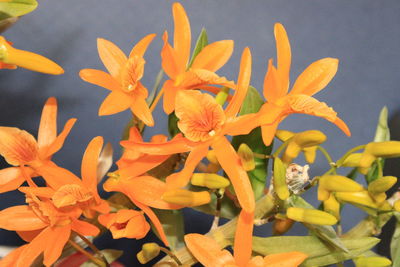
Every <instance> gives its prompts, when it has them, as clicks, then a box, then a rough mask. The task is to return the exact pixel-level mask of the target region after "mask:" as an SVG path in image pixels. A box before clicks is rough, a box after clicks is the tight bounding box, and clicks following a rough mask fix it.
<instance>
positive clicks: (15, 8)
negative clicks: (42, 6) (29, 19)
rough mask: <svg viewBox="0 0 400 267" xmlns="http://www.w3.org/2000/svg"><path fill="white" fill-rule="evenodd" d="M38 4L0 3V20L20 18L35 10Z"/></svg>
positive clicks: (32, 0)
mask: <svg viewBox="0 0 400 267" xmlns="http://www.w3.org/2000/svg"><path fill="white" fill-rule="evenodd" d="M37 5H38V3H37V1H36V0H10V1H8V2H0V20H3V19H6V18H11V17H20V16H23V15H25V14H27V13H29V12H32V11H33V10H35V9H36V7H37Z"/></svg>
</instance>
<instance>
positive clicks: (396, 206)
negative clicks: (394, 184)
mask: <svg viewBox="0 0 400 267" xmlns="http://www.w3.org/2000/svg"><path fill="white" fill-rule="evenodd" d="M393 208H394V210H395V211H398V212H400V199H399V200H396V201H395V202H394V203H393Z"/></svg>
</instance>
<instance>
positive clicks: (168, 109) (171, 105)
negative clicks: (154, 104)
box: [162, 80, 179, 114]
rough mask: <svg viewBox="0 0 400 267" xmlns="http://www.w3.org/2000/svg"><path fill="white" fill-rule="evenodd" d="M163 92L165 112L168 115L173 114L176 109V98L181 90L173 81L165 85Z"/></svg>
mask: <svg viewBox="0 0 400 267" xmlns="http://www.w3.org/2000/svg"><path fill="white" fill-rule="evenodd" d="M162 90H163V92H164V97H163V107H164V112H165V113H167V114H171V113H172V112H173V111H174V109H175V98H176V94H177V93H178V91H179V89H178V87H175V86H174V83H173V82H172V81H171V80H168V81H166V82H165V83H164V86H163V88H162Z"/></svg>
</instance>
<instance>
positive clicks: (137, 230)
mask: <svg viewBox="0 0 400 267" xmlns="http://www.w3.org/2000/svg"><path fill="white" fill-rule="evenodd" d="M149 230H150V224H149V223H148V222H147V221H146V218H145V217H144V215H143V214H142V213H139V214H138V215H136V216H134V217H133V218H132V219H130V220H129V221H128V224H127V225H126V228H125V236H126V237H127V238H136V239H141V238H143V237H145V236H146V235H147V233H148V232H149Z"/></svg>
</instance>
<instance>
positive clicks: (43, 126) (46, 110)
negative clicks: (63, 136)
mask: <svg viewBox="0 0 400 267" xmlns="http://www.w3.org/2000/svg"><path fill="white" fill-rule="evenodd" d="M56 136H57V100H56V99H55V98H54V97H50V98H49V99H48V100H47V101H46V104H44V107H43V111H42V117H41V119H40V125H39V132H38V145H39V147H45V146H49V145H50V144H51V143H53V142H54V140H55V139H56Z"/></svg>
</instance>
